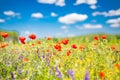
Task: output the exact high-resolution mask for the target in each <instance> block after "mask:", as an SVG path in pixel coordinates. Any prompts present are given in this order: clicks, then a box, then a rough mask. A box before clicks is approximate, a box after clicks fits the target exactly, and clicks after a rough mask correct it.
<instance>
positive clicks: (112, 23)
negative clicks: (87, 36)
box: [106, 18, 120, 27]
mask: <svg viewBox="0 0 120 80" xmlns="http://www.w3.org/2000/svg"><path fill="white" fill-rule="evenodd" d="M106 23H108V24H110V26H111V27H120V18H116V19H109V20H107V22H106Z"/></svg>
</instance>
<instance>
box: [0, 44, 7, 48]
mask: <svg viewBox="0 0 120 80" xmlns="http://www.w3.org/2000/svg"><path fill="white" fill-rule="evenodd" d="M6 46H8V44H7V43H6V44H2V45H1V46H0V47H1V48H5V47H6Z"/></svg>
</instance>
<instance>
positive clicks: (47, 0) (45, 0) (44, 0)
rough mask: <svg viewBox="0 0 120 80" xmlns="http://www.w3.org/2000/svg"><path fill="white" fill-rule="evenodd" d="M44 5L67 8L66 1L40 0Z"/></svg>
mask: <svg viewBox="0 0 120 80" xmlns="http://www.w3.org/2000/svg"><path fill="white" fill-rule="evenodd" d="M38 2H39V3H42V4H55V5H57V6H61V7H62V6H65V0H38Z"/></svg>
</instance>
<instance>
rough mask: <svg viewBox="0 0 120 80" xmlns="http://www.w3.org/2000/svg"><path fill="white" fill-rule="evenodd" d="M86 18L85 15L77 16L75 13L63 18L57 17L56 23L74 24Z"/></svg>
mask: <svg viewBox="0 0 120 80" xmlns="http://www.w3.org/2000/svg"><path fill="white" fill-rule="evenodd" d="M87 18H88V16H87V15H86V14H77V13H71V14H67V15H65V16H62V17H59V18H58V21H59V22H61V23H64V24H74V23H76V22H81V21H84V20H86V19H87Z"/></svg>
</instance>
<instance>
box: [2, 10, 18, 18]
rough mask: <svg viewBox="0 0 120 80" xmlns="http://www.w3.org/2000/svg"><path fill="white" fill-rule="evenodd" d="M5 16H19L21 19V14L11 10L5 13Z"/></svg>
mask: <svg viewBox="0 0 120 80" xmlns="http://www.w3.org/2000/svg"><path fill="white" fill-rule="evenodd" d="M3 14H4V15H6V16H12V17H15V16H17V17H20V13H16V12H14V11H11V10H9V11H4V12H3Z"/></svg>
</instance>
